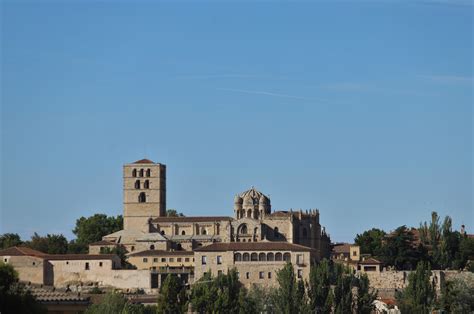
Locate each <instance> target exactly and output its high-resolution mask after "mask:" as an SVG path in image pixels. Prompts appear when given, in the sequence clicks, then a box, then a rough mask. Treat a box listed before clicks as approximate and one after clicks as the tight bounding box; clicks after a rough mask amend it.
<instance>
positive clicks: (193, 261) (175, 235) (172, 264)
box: [90, 159, 330, 283]
mask: <svg viewBox="0 0 474 314" xmlns="http://www.w3.org/2000/svg"><path fill="white" fill-rule="evenodd" d="M229 205H231V206H233V217H230V216H195V217H167V216H166V166H165V165H163V164H160V163H155V162H153V161H151V160H148V159H142V160H138V161H136V162H134V163H131V164H126V165H124V166H123V210H124V213H123V215H124V229H123V230H120V231H118V232H115V233H113V234H110V235H107V236H105V237H103V241H100V242H98V243H94V244H91V246H90V252H92V253H98V251H99V248H103V247H113V246H117V245H121V246H123V247H125V248H126V250H127V251H128V257H129V261H130V262H131V263H132V264H134V265H136V266H137V267H138V268H139V269H150V270H156V272H157V273H159V270H162V271H163V272H168V273H169V272H173V270H179V271H180V272H181V273H183V271H184V270H186V269H188V270H189V274H193V275H194V276H196V277H199V276H200V275H202V273H203V272H205V271H211V272H215V273H216V274H218V273H220V272H225V271H226V270H227V269H229V268H232V267H237V268H238V269H239V267H240V268H242V271H245V270H246V269H247V268H246V267H250V268H252V269H254V270H255V269H256V268H255V266H256V265H257V264H255V265H250V266H249V265H247V264H248V263H252V262H257V263H258V262H265V263H260V264H258V265H264V264H265V265H268V264H269V263H270V264H271V263H277V264H278V263H279V262H280V263H281V262H285V261H293V260H294V262H295V264H297V265H300V266H301V267H304V265H309V264H310V263H312V262H315V261H317V260H319V259H321V258H322V257H328V256H329V245H330V239H329V236H328V235H327V234H326V232H325V230H324V228H322V227H321V225H320V223H319V210H316V209H310V210H304V211H303V210H295V211H294V210H278V211H275V210H273V211H272V204H271V200H270V198H269V197H268V196H267V195H265V194H263V193H262V192H260V191H258V190H257V189H255V188H254V187H252V188H250V189H249V190H247V191H244V192H242V193H239V194H237V195H235V197H234V199H233V204H232V201H230V202H229ZM295 205H297V204H295ZM229 212H230V210H229ZM297 252H300V253H297ZM303 253H304V254H303ZM224 256H225V257H226V258H224ZM304 256H306V264H305V263H303V262H302V259H303V258H304ZM208 257H209V258H210V257H212V259H213V260H212V261H209V262H208ZM214 259H215V260H214ZM299 259H301V260H299ZM246 265H247V266H246ZM258 265H257V266H258ZM300 272H301V273H300ZM307 272H309V266H308V267H307V269H303V268H301V269H298V276H299V275H301V276H303V274H304V275H307V274H306V273H307ZM262 273H263V272H262V271H260V272H259V274H258V276H259V277H261V276H263V275H262ZM264 273H265V274H264V276H265V278H266V281H268V282H273V281H274V279H272V278H271V277H270V276H271V271H270V272H268V271H267V270H265V271H264ZM245 274H246V275H245V276H244V277H241V280H242V281H243V282H244V283H245V282H246V281H247V283H250V282H252V281H253V280H255V279H258V278H256V277H255V278H254V277H253V276H257V275H256V274H253V275H252V274H251V273H250V272H249V271H245ZM267 277H268V278H267ZM260 279H262V278H260ZM156 280H158V281H160V279H156ZM187 280H189V278H187Z"/></svg>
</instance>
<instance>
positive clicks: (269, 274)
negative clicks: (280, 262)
mask: <svg viewBox="0 0 474 314" xmlns="http://www.w3.org/2000/svg"><path fill="white" fill-rule="evenodd" d="M271 278H272V272H271V271H269V272H268V279H271Z"/></svg>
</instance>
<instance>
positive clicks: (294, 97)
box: [217, 88, 314, 100]
mask: <svg viewBox="0 0 474 314" xmlns="http://www.w3.org/2000/svg"><path fill="white" fill-rule="evenodd" d="M217 90H222V91H228V92H235V93H243V94H252V95H265V96H273V97H280V98H292V99H301V100H314V99H311V98H307V97H301V96H295V95H288V94H280V93H273V92H267V91H259V90H247V89H236V88H218V89H217Z"/></svg>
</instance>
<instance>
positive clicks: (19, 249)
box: [0, 246, 47, 257]
mask: <svg viewBox="0 0 474 314" xmlns="http://www.w3.org/2000/svg"><path fill="white" fill-rule="evenodd" d="M46 255H47V254H46V253H43V252H40V251H37V250H33V249H30V248H29V247H25V246H12V247H9V248H8V249H4V250H0V256H36V257H44V256H46Z"/></svg>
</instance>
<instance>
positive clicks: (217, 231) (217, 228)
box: [216, 224, 221, 235]
mask: <svg viewBox="0 0 474 314" xmlns="http://www.w3.org/2000/svg"><path fill="white" fill-rule="evenodd" d="M220 234H221V225H220V224H216V235H220Z"/></svg>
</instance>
